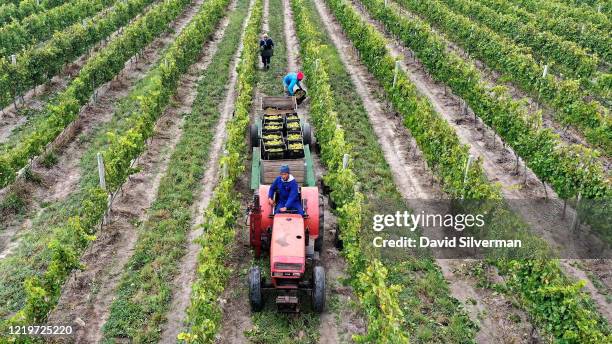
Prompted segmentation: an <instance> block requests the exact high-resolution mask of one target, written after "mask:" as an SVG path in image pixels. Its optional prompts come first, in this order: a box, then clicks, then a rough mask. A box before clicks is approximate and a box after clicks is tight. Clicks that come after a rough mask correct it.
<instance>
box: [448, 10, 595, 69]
mask: <svg viewBox="0 0 612 344" xmlns="http://www.w3.org/2000/svg"><path fill="white" fill-rule="evenodd" d="M444 3H445V4H446V5H447V6H448V7H449V8H451V9H453V10H454V11H455V12H456V13H460V14H463V15H465V16H467V17H470V18H471V19H472V20H474V21H475V22H477V23H480V24H482V25H486V27H488V28H490V29H491V30H493V31H495V32H497V33H499V34H500V35H503V36H504V37H506V38H507V39H509V40H511V41H514V42H515V43H517V44H522V45H524V46H525V47H529V48H530V49H531V51H532V52H533V53H534V55H535V56H536V57H537V58H539V60H542V61H547V62H548V63H550V64H552V70H557V71H558V72H560V73H563V74H564V75H567V76H571V77H574V78H578V79H581V78H585V79H588V78H590V77H592V76H593V74H595V73H596V72H597V66H598V65H599V59H598V57H597V56H596V55H589V53H588V52H587V51H585V50H584V49H582V48H581V47H579V46H578V45H577V44H576V43H573V42H568V41H565V40H563V39H561V38H559V37H558V36H556V35H554V34H551V33H550V32H547V31H544V32H542V31H540V30H539V29H538V28H536V27H535V26H533V25H531V26H528V25H524V24H523V23H521V22H520V21H519V20H518V19H517V18H516V16H514V15H511V14H500V13H497V12H496V11H494V10H492V9H490V8H488V7H486V6H484V5H481V4H480V3H478V2H476V1H473V0H444ZM526 51H527V50H526Z"/></svg>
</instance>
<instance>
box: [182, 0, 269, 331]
mask: <svg viewBox="0 0 612 344" xmlns="http://www.w3.org/2000/svg"><path fill="white" fill-rule="evenodd" d="M262 13H263V4H262V0H255V1H254V4H253V8H252V10H251V17H250V18H249V21H248V24H247V26H246V28H245V33H244V37H243V40H242V41H243V48H242V53H241V56H240V63H239V64H238V67H237V68H238V76H237V78H238V79H237V88H238V92H237V95H236V102H235V107H234V117H233V118H232V119H231V120H230V121H229V122H228V125H227V129H226V133H227V138H226V142H225V152H224V154H223V156H222V157H221V159H220V165H221V170H223V171H225V172H224V173H223V175H222V176H220V178H219V182H218V184H217V186H216V187H215V189H214V192H213V196H212V198H211V200H210V203H209V205H208V208H207V209H206V211H205V213H204V215H203V216H204V225H203V226H204V234H202V236H201V237H200V238H199V239H198V242H199V244H200V245H201V246H202V249H201V250H200V252H199V253H198V268H197V273H196V279H195V281H194V282H193V285H192V290H191V301H190V305H189V308H188V309H187V324H189V328H188V329H187V331H186V332H183V333H180V334H179V336H178V339H179V340H180V341H184V342H188V343H214V342H215V335H216V333H217V331H218V329H219V325H220V322H221V316H222V315H221V308H220V304H219V302H218V300H219V297H220V295H221V293H222V292H223V289H224V286H225V284H226V282H227V280H228V278H229V276H230V270H229V267H227V265H226V264H225V259H226V257H227V254H228V249H229V248H230V246H231V245H230V244H231V243H232V242H233V241H234V239H235V236H236V232H235V228H236V223H237V219H238V218H239V217H240V212H241V209H240V201H239V199H240V198H239V197H236V192H235V191H234V186H235V184H236V181H237V180H238V178H240V177H241V175H242V174H243V172H244V168H245V166H244V162H245V159H246V156H247V142H246V139H245V137H246V133H247V130H246V129H247V127H248V125H249V111H250V109H251V104H252V103H253V92H254V85H255V68H256V65H257V58H258V55H259V44H258V39H257V38H258V36H259V30H260V27H261V20H262Z"/></svg>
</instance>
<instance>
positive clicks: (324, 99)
mask: <svg viewBox="0 0 612 344" xmlns="http://www.w3.org/2000/svg"><path fill="white" fill-rule="evenodd" d="M292 8H293V13H294V18H295V21H296V27H298V28H299V30H297V36H298V38H299V40H300V53H301V59H302V66H303V69H304V72H305V74H306V75H307V76H308V78H307V79H306V82H307V84H308V90H309V97H310V100H311V103H310V118H311V119H312V121H313V124H314V127H315V128H316V129H317V130H316V136H317V141H318V142H319V143H320V145H321V160H322V161H323V163H324V164H325V166H326V167H327V174H326V175H325V177H324V181H325V184H326V185H327V186H329V187H330V189H331V194H330V197H331V199H332V201H333V202H334V203H335V204H336V208H337V209H338V211H337V215H338V223H339V227H340V228H339V230H340V235H341V238H342V240H343V243H344V249H343V253H344V256H345V257H346V259H347V262H348V263H349V272H350V274H351V276H353V279H352V285H353V287H354V291H355V293H356V294H357V297H358V298H359V301H360V303H361V307H362V309H364V310H366V316H367V320H368V332H367V334H365V335H364V336H362V338H360V339H359V340H364V341H366V342H377V343H403V342H408V336H407V334H406V333H405V332H404V330H403V328H404V326H402V325H403V314H402V311H401V309H400V307H399V304H398V293H399V287H398V286H388V285H387V282H386V281H387V269H386V267H385V266H383V264H382V263H381V262H380V261H379V260H378V259H368V258H366V257H365V256H364V255H363V252H362V251H361V244H362V243H360V240H359V238H360V237H361V235H360V233H359V232H360V229H361V228H362V214H363V212H362V208H363V207H364V196H363V195H362V194H361V193H359V192H358V191H356V183H357V177H356V175H355V173H354V172H353V170H352V169H351V168H350V167H347V168H343V164H342V160H343V156H344V155H345V154H348V153H350V147H349V145H348V144H347V142H346V141H345V139H344V130H343V129H342V128H341V126H340V125H339V120H338V117H337V114H336V112H335V110H334V109H335V105H334V98H333V95H332V91H331V86H330V83H329V77H328V74H327V70H326V62H325V60H324V59H322V58H321V53H320V51H321V49H323V45H322V43H321V42H320V40H319V39H318V31H319V29H318V28H317V27H316V26H315V25H314V24H313V22H312V20H311V19H310V18H309V17H308V13H307V11H306V9H305V5H304V2H303V0H293V1H292Z"/></svg>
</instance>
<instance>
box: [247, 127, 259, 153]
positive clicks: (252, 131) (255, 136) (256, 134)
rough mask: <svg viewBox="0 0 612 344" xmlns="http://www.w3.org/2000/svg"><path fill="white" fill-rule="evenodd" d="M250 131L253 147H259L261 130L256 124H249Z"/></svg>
mask: <svg viewBox="0 0 612 344" xmlns="http://www.w3.org/2000/svg"><path fill="white" fill-rule="evenodd" d="M249 133H250V135H251V147H259V130H258V128H257V125H256V124H251V125H250V126H249Z"/></svg>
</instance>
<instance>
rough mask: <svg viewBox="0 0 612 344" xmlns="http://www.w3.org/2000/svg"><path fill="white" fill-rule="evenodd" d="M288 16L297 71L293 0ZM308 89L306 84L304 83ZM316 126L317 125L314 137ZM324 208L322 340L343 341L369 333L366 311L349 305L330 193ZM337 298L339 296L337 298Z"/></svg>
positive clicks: (292, 66)
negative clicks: (336, 246) (366, 331)
mask: <svg viewBox="0 0 612 344" xmlns="http://www.w3.org/2000/svg"><path fill="white" fill-rule="evenodd" d="M283 6H284V16H285V28H284V29H285V38H286V42H287V52H288V54H287V55H288V56H287V65H288V69H289V71H296V70H298V69H299V68H300V67H301V62H300V60H299V56H298V53H299V51H300V47H299V43H298V40H297V36H296V32H295V23H294V20H293V13H292V10H291V4H290V0H283ZM304 88H305V89H306V87H305V86H304ZM308 105H309V102H308V101H306V102H304V103H302V105H301V106H300V107H299V108H298V114H299V115H300V116H302V117H303V118H304V119H306V120H308V113H309V111H308V110H309V109H308ZM314 132H315V128H313V137H314ZM313 163H314V172H315V176H316V178H317V180H322V179H323V175H325V174H326V169H325V167H324V166H323V164H322V163H321V160H320V158H319V156H318V154H313ZM323 202H324V203H323V211H324V215H323V216H324V245H323V248H322V250H321V252H320V260H321V265H322V266H323V267H324V268H325V274H326V276H325V277H326V283H327V284H326V290H325V293H326V296H325V297H326V304H327V306H326V309H325V311H324V312H323V313H322V314H321V321H320V327H319V334H320V342H321V343H330V344H331V343H339V342H340V339H342V341H343V342H346V341H350V339H351V336H352V335H353V334H363V333H365V328H366V322H365V320H364V318H363V315H362V314H361V313H359V312H358V311H357V310H356V309H355V308H354V307H353V308H350V307H348V306H349V304H350V301H351V300H353V301H355V302H358V301H357V297H356V296H355V295H354V294H353V290H352V288H351V287H350V286H344V285H343V283H342V281H343V280H344V279H346V278H347V277H348V276H347V274H346V268H347V267H346V261H345V260H344V258H343V257H342V256H341V255H340V252H338V250H337V249H336V248H335V247H334V240H333V238H334V235H335V231H336V230H337V228H338V221H337V218H336V216H335V214H334V213H332V212H331V207H330V201H329V198H328V197H327V196H325V197H323ZM333 298H337V300H333ZM332 302H337V304H338V307H337V309H332V307H331V306H330V304H331V303H332Z"/></svg>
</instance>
